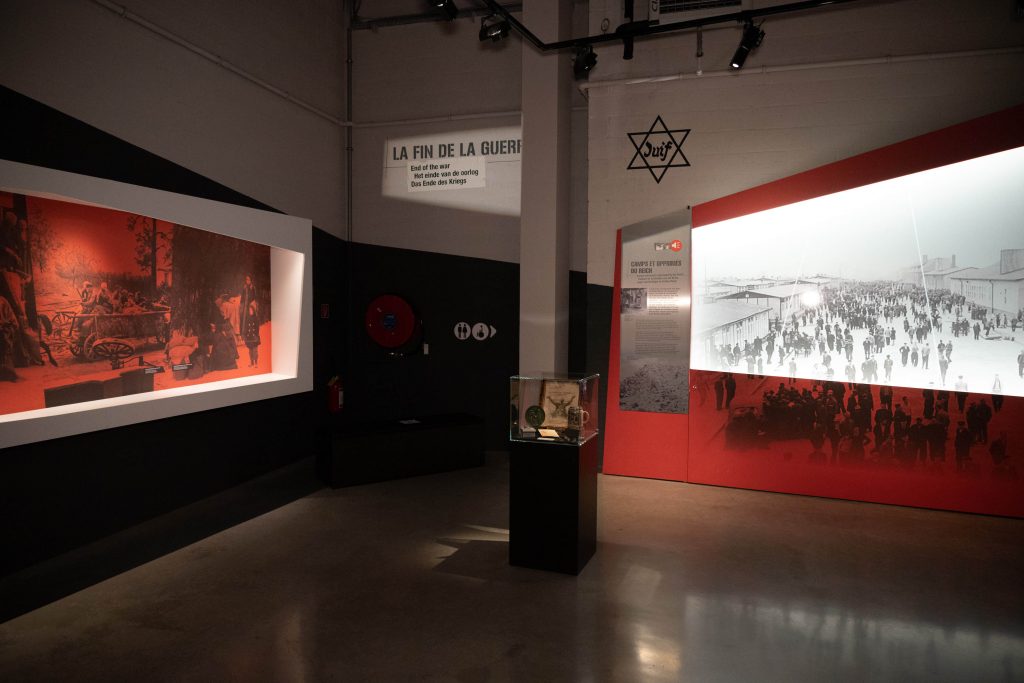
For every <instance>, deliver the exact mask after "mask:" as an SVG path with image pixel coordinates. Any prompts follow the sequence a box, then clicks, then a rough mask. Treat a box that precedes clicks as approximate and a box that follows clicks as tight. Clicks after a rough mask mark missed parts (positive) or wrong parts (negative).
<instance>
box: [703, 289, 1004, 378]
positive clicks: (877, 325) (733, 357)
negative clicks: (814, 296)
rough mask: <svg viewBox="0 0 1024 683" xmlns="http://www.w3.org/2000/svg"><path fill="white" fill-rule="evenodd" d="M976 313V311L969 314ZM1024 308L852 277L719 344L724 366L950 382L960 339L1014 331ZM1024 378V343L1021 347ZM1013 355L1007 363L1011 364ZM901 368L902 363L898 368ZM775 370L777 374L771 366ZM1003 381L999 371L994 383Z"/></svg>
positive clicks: (719, 357) (821, 375) (795, 373)
mask: <svg viewBox="0 0 1024 683" xmlns="http://www.w3.org/2000/svg"><path fill="white" fill-rule="evenodd" d="M968 316H969V317H968ZM1022 321H1024V310H1020V311H1018V312H1017V314H1016V315H1015V316H1013V317H1011V316H1010V315H1008V314H1006V313H999V312H997V313H994V314H993V313H991V312H989V311H987V310H984V309H982V308H980V307H976V306H972V305H971V304H970V303H968V302H967V301H966V300H965V298H964V296H963V295H959V294H953V293H951V292H949V291H942V292H926V291H925V290H924V289H923V288H922V287H918V286H913V285H908V284H906V283H894V282H875V283H850V284H845V285H842V286H836V287H823V288H822V289H821V298H820V303H819V304H818V305H817V306H814V307H811V308H806V309H804V310H802V311H801V312H798V313H792V314H790V315H789V317H788V319H787V320H785V321H783V320H782V319H775V320H772V321H771V322H770V324H769V330H768V332H767V334H765V335H764V336H757V337H755V338H754V339H748V340H744V341H743V342H742V343H734V344H732V345H729V344H722V345H720V346H717V347H716V348H715V349H714V356H715V358H717V361H718V367H719V369H721V370H724V371H730V372H732V371H742V370H743V369H745V370H746V373H747V374H748V375H751V376H754V375H763V374H765V371H766V369H770V368H771V367H773V368H775V369H777V370H778V369H781V371H778V372H776V373H774V374H783V372H788V374H789V376H790V378H792V379H795V378H796V377H798V376H800V377H808V376H810V377H815V378H821V379H824V380H832V379H835V378H837V377H838V378H842V379H845V380H846V381H847V382H856V381H861V382H880V381H884V382H893V376H894V370H896V371H897V372H900V374H902V375H903V377H907V376H908V375H913V376H916V378H917V379H918V381H925V380H927V381H934V382H935V383H936V384H937V385H938V386H942V387H944V386H946V385H947V384H948V383H950V381H951V380H952V375H951V374H950V367H951V366H953V364H954V362H955V361H954V350H955V348H956V347H957V346H958V345H959V344H960V342H959V339H960V338H961V337H966V336H968V335H970V334H971V333H972V331H973V334H974V339H980V338H981V336H982V334H984V336H985V338H986V339H994V338H1001V337H1003V336H1007V337H1008V336H1011V335H1013V334H1015V333H1016V330H1017V328H1018V326H1022V327H1024V322H1022ZM1015 360H1016V370H1017V375H1018V377H1022V378H1024V348H1021V349H1019V350H1018V352H1017V354H1016V359H1015ZM1007 361H1011V362H1012V359H1005V361H1003V362H1002V363H1001V364H1005V365H1006V366H1007V368H1008V369H1009V368H1012V365H1010V362H1007ZM897 369H898V370H897ZM768 374H773V373H768ZM997 381H998V377H995V378H994V380H993V384H995V383H996V382H997Z"/></svg>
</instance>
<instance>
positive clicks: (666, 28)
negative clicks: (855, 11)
mask: <svg viewBox="0 0 1024 683" xmlns="http://www.w3.org/2000/svg"><path fill="white" fill-rule="evenodd" d="M480 1H481V2H483V3H484V4H485V5H487V7H488V8H490V10H491V11H492V12H494V13H495V14H498V15H501V16H502V17H504V18H505V19H506V20H507V21H508V22H509V24H511V25H512V27H513V28H514V29H515V30H516V32H517V33H519V34H520V35H521V36H522V37H523V38H525V39H526V40H527V41H528V42H529V43H530V44H532V45H533V46H534V47H535V48H537V49H538V50H540V51H541V52H550V51H553V50H566V49H570V48H577V47H583V46H586V45H597V44H599V43H610V42H616V41H620V40H621V41H623V42H624V43H629V42H632V41H633V40H635V39H636V38H646V37H648V36H654V35H659V34H661V33H673V32H675V31H685V30H688V29H693V28H700V27H703V26H708V25H710V24H724V23H730V22H737V21H738V22H741V23H743V22H747V21H753V20H754V19H756V18H759V17H768V16H772V15H775V14H788V13H790V12H802V11H805V10H810V9H817V8H819V7H825V6H828V5H841V4H846V3H850V2H871V1H874V2H877V1H878V0H803V1H802V2H790V3H786V4H784V5H774V6H772V7H761V8H759V9H749V10H742V11H739V12H730V13H728V14H716V15H715V16H712V17H703V18H700V19H689V20H687V21H676V22H671V23H667V24H652V23H651V22H649V21H629V22H626V23H624V24H621V25H620V26H619V27H618V28H616V29H615V31H613V32H611V33H601V34H598V35H594V36H584V37H582V38H569V39H568V40H559V41H555V42H553V43H545V42H544V41H543V40H541V39H540V38H538V37H537V36H536V35H535V34H534V33H533V32H532V31H530V29H528V28H526V26H524V25H523V23H522V22H521V21H519V20H518V19H516V18H515V17H513V16H512V15H511V14H509V13H508V11H506V10H505V8H504V7H502V6H501V5H500V4H499V3H498V2H497V0H480ZM627 1H628V0H627Z"/></svg>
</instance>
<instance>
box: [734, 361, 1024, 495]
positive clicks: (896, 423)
mask: <svg viewBox="0 0 1024 683" xmlns="http://www.w3.org/2000/svg"><path fill="white" fill-rule="evenodd" d="M730 383H732V387H733V388H732V390H731V392H730V390H729V389H728V387H729V384H730ZM719 384H721V397H722V399H721V405H722V406H723V407H726V406H728V405H729V403H730V402H731V400H732V397H733V396H734V395H735V379H734V378H732V377H731V376H730V375H728V373H723V374H722V375H721V376H720V377H719V378H718V379H717V380H716V388H715V394H716V400H717V399H718V397H719ZM730 393H731V394H732V396H730ZM921 398H922V401H921V407H920V409H919V411H915V410H914V409H913V408H912V404H911V401H910V396H909V395H908V394H907V393H905V390H902V389H901V390H900V395H899V396H897V395H896V394H895V392H894V391H893V388H892V387H889V386H885V385H880V386H873V385H870V384H848V383H845V382H828V381H826V382H818V383H815V384H814V385H813V387H806V386H805V387H804V388H797V387H795V386H793V385H791V384H789V383H787V382H780V383H779V384H778V386H777V387H775V388H772V389H767V390H765V391H764V392H763V394H762V396H761V401H760V406H759V407H745V408H738V409H736V410H734V411H733V414H732V416H731V418H730V420H729V422H728V423H727V425H726V428H725V442H726V447H727V448H732V449H739V450H745V449H756V448H766V447H768V445H769V444H770V443H771V442H773V441H792V440H802V439H807V440H808V441H809V442H810V446H811V451H810V459H811V460H812V461H818V462H830V463H833V464H852V463H863V462H879V463H892V464H902V465H905V466H915V465H918V466H928V465H937V464H938V465H941V464H943V463H945V462H947V460H948V459H949V458H950V456H952V460H953V462H954V463H955V465H956V469H957V470H958V471H972V470H973V469H975V467H976V465H977V463H976V462H975V460H974V458H975V457H976V456H977V454H978V451H977V450H975V451H974V452H973V453H972V448H973V447H975V446H981V447H982V448H983V449H987V453H988V456H989V457H990V458H991V462H992V464H993V466H994V467H995V471H996V472H997V473H999V474H1002V475H1004V476H1008V477H1015V476H1016V471H1015V468H1014V466H1013V464H1012V463H1011V462H1010V460H1009V457H1008V454H1007V440H1008V437H1007V434H1006V432H1005V431H1000V432H999V433H998V434H991V433H990V431H989V423H990V422H991V420H992V418H993V416H994V415H995V414H997V413H998V412H999V411H1000V410H1001V409H1002V405H1003V401H1002V398H1003V397H1002V396H998V395H993V396H977V395H971V394H968V393H967V392H966V391H953V392H950V391H947V390H934V389H923V390H921ZM915 404H916V401H915Z"/></svg>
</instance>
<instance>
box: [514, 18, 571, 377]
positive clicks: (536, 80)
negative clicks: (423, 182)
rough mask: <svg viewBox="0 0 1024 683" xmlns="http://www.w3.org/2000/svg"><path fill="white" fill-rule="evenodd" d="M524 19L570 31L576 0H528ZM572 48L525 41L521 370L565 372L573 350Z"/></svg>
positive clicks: (558, 33) (556, 32) (559, 34)
mask: <svg viewBox="0 0 1024 683" xmlns="http://www.w3.org/2000/svg"><path fill="white" fill-rule="evenodd" d="M522 16H523V24H525V25H526V26H527V28H529V29H530V30H531V31H533V32H534V33H535V34H536V35H537V36H539V37H540V38H541V40H544V41H546V42H552V41H555V40H559V39H563V38H568V37H570V34H571V31H572V0H525V2H524V3H523V15H522ZM572 80H573V79H572V63H571V55H570V54H568V53H567V52H557V53H556V52H548V53H541V52H540V51H538V50H537V49H536V48H534V47H533V46H532V45H530V44H529V43H527V42H526V41H523V86H522V87H523V90H522V101H523V105H522V107H523V156H522V169H523V179H522V213H521V223H520V226H521V227H520V232H519V371H520V372H524V373H525V372H534V371H555V372H566V371H567V369H568V357H569V222H570V204H569V185H570V168H569V164H570V145H569V143H570V132H571V125H570V124H571V121H570V117H571V106H570V102H571V100H570V95H571V90H570V88H571V87H572Z"/></svg>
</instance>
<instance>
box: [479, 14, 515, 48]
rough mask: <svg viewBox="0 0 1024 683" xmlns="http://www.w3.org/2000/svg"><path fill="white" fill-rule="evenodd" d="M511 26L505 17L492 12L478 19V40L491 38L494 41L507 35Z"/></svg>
mask: <svg viewBox="0 0 1024 683" xmlns="http://www.w3.org/2000/svg"><path fill="white" fill-rule="evenodd" d="M510 29H511V26H509V24H508V21H506V20H505V19H500V18H499V17H497V16H495V15H494V14H492V15H491V16H489V17H484V18H483V19H482V20H481V21H480V42H481V43H483V42H485V41H488V40H493V41H494V42H495V43H496V42H498V41H499V40H501V39H502V38H504V37H505V36H507V35H508V32H509V30H510Z"/></svg>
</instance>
